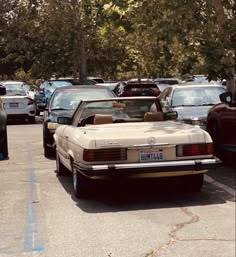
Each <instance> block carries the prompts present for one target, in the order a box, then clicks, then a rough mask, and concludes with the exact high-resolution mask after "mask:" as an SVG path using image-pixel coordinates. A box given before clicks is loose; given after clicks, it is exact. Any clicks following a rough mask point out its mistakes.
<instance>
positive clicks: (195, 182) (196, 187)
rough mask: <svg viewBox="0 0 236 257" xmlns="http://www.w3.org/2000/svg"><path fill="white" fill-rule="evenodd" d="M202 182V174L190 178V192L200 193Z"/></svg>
mask: <svg viewBox="0 0 236 257" xmlns="http://www.w3.org/2000/svg"><path fill="white" fill-rule="evenodd" d="M203 181H204V174H203V173H201V174H196V175H193V176H192V187H191V188H190V189H191V191H192V192H200V191H201V189H202V185H203Z"/></svg>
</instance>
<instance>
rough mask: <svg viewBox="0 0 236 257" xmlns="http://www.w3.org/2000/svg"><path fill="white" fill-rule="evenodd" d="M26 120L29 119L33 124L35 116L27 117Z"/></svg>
mask: <svg viewBox="0 0 236 257" xmlns="http://www.w3.org/2000/svg"><path fill="white" fill-rule="evenodd" d="M28 121H29V123H31V124H34V123H35V116H32V117H31V116H30V117H28Z"/></svg>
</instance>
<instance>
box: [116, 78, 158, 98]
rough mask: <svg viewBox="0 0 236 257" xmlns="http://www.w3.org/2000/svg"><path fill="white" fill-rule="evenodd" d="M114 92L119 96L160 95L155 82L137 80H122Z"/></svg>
mask: <svg viewBox="0 0 236 257" xmlns="http://www.w3.org/2000/svg"><path fill="white" fill-rule="evenodd" d="M114 92H115V94H116V95H117V96H119V97H126V96H130V97H131V96H132V97H133V96H158V95H159V94H160V90H159V89H158V88H157V85H156V84H155V83H152V82H136V81H127V82H120V83H118V84H117V86H116V87H115V88H114Z"/></svg>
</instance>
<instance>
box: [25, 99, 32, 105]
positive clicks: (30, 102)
mask: <svg viewBox="0 0 236 257" xmlns="http://www.w3.org/2000/svg"><path fill="white" fill-rule="evenodd" d="M25 99H27V100H28V104H27V105H31V104H34V100H33V99H32V98H30V97H25Z"/></svg>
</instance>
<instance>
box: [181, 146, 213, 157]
mask: <svg viewBox="0 0 236 257" xmlns="http://www.w3.org/2000/svg"><path fill="white" fill-rule="evenodd" d="M210 154H213V144H212V143H207V144H188V145H177V146H176V156H177V157H183V156H194V155H210Z"/></svg>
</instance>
